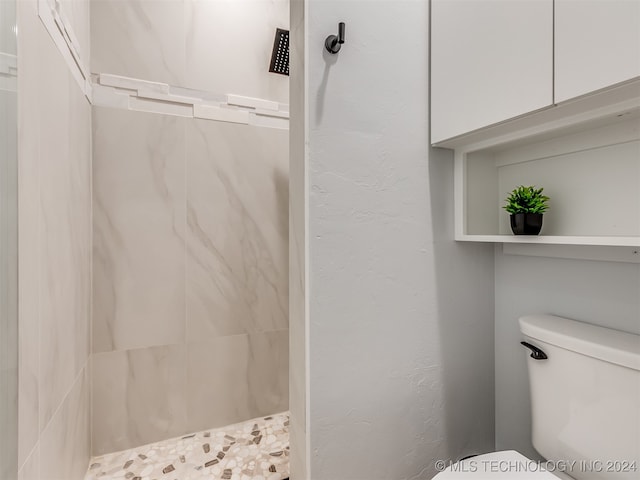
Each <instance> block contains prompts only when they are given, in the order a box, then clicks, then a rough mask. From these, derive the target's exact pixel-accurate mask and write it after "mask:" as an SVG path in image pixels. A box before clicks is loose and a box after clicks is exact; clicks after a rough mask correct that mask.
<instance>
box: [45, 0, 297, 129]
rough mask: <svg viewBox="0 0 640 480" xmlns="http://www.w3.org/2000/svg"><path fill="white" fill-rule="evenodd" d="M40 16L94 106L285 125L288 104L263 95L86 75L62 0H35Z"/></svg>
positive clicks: (287, 121) (237, 121)
mask: <svg viewBox="0 0 640 480" xmlns="http://www.w3.org/2000/svg"><path fill="white" fill-rule="evenodd" d="M38 16H39V17H40V20H41V21H42V23H43V25H44V27H45V29H46V30H47V32H48V33H49V35H50V36H51V38H52V39H53V42H54V44H55V45H56V47H57V49H58V50H59V51H60V53H61V54H62V56H63V58H64V60H65V62H66V63H67V66H68V67H69V70H70V72H71V75H72V76H73V78H74V79H75V81H76V82H77V83H78V86H79V87H80V89H81V90H82V93H83V94H84V96H85V97H86V98H87V100H88V101H89V103H90V104H91V105H93V106H101V107H112V108H121V109H125V110H134V111H142V112H149V113H159V114H163V115H175V116H181V117H188V118H200V119H204V120H213V121H218V122H227V123H237V124H243V125H252V126H256V127H265V128H277V129H283V130H288V129H289V105H287V104H283V103H278V102H274V101H271V100H266V99H262V98H252V97H244V96H241V95H235V94H215V93H212V92H206V91H201V90H192V89H188V88H182V87H177V86H172V85H168V84H166V83H159V82H151V81H148V80H141V79H136V78H129V77H123V76H119V75H111V74H109V73H99V74H89V70H88V69H87V68H86V65H84V63H83V60H82V58H83V57H82V51H81V47H80V44H79V42H78V39H77V37H76V36H75V34H74V33H73V29H72V28H71V24H70V22H69V21H68V19H67V18H66V17H65V15H64V14H63V12H62V8H61V4H60V0H38Z"/></svg>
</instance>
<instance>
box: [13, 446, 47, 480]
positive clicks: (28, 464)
mask: <svg viewBox="0 0 640 480" xmlns="http://www.w3.org/2000/svg"><path fill="white" fill-rule="evenodd" d="M18 480H42V477H41V476H40V447H39V446H36V447H35V448H34V449H33V451H31V453H30V455H29V456H28V457H27V458H26V459H25V461H24V462H23V463H22V465H21V466H20V469H19V470H18Z"/></svg>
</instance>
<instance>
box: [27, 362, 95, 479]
mask: <svg viewBox="0 0 640 480" xmlns="http://www.w3.org/2000/svg"><path fill="white" fill-rule="evenodd" d="M89 415H90V409H89V379H88V372H87V370H86V369H84V370H82V371H81V373H80V375H78V378H77V379H76V381H75V382H74V384H73V386H72V388H71V390H70V391H69V392H68V394H67V395H66V397H65V398H64V401H63V402H62V405H61V406H60V408H59V409H58V410H57V411H56V412H55V415H54V416H53V418H52V419H51V422H50V423H49V425H47V428H45V430H44V431H43V432H42V437H41V439H40V475H41V477H40V478H42V479H51V480H62V479H64V480H67V479H68V480H73V479H80V478H83V475H84V472H85V471H86V468H87V465H88V464H89V459H90V457H91V452H90V449H91V443H90V441H91V440H90V429H89Z"/></svg>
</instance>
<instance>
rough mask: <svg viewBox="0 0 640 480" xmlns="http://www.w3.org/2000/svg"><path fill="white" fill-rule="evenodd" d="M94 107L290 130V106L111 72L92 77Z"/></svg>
mask: <svg viewBox="0 0 640 480" xmlns="http://www.w3.org/2000/svg"><path fill="white" fill-rule="evenodd" d="M92 89H93V101H92V104H93V105H96V106H101V107H112V108H122V109H125V110H136V111H143V112H150V113H160V114H164V115H176V116H180V117H188V118H200V119H204V120H214V121H218V122H227V123H239V124H244V125H253V126H257V127H266V128H277V129H284V130H288V129H289V105H287V104H283V103H278V102H272V101H270V100H264V99H262V98H252V97H243V96H240V95H233V94H228V95H220V94H214V93H211V92H206V91H202V90H192V89H188V88H181V87H175V86H172V85H169V84H166V83H159V82H150V81H147V80H140V79H137V78H130V77H123V76H120V75H112V74H108V73H100V74H93V75H92Z"/></svg>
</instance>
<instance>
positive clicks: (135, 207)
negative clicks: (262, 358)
mask: <svg viewBox="0 0 640 480" xmlns="http://www.w3.org/2000/svg"><path fill="white" fill-rule="evenodd" d="M93 120H94V135H93V152H94V156H93V162H94V176H93V178H94V257H93V258H94V284H93V288H94V297H93V298H94V316H93V322H94V324H93V325H94V328H93V351H94V352H104V351H111V350H127V349H131V348H141V347H147V346H153V345H165V344H174V343H180V342H182V341H183V339H184V324H185V321H184V315H185V300H184V297H185V293H184V282H185V279H184V278H185V265H184V257H185V254H184V248H185V247H184V230H185V171H184V170H185V160H184V149H185V136H184V135H185V132H184V128H185V127H184V120H183V119H180V118H178V117H169V116H164V115H155V114H148V113H139V112H130V111H123V110H115V109H109V108H94V116H93Z"/></svg>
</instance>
